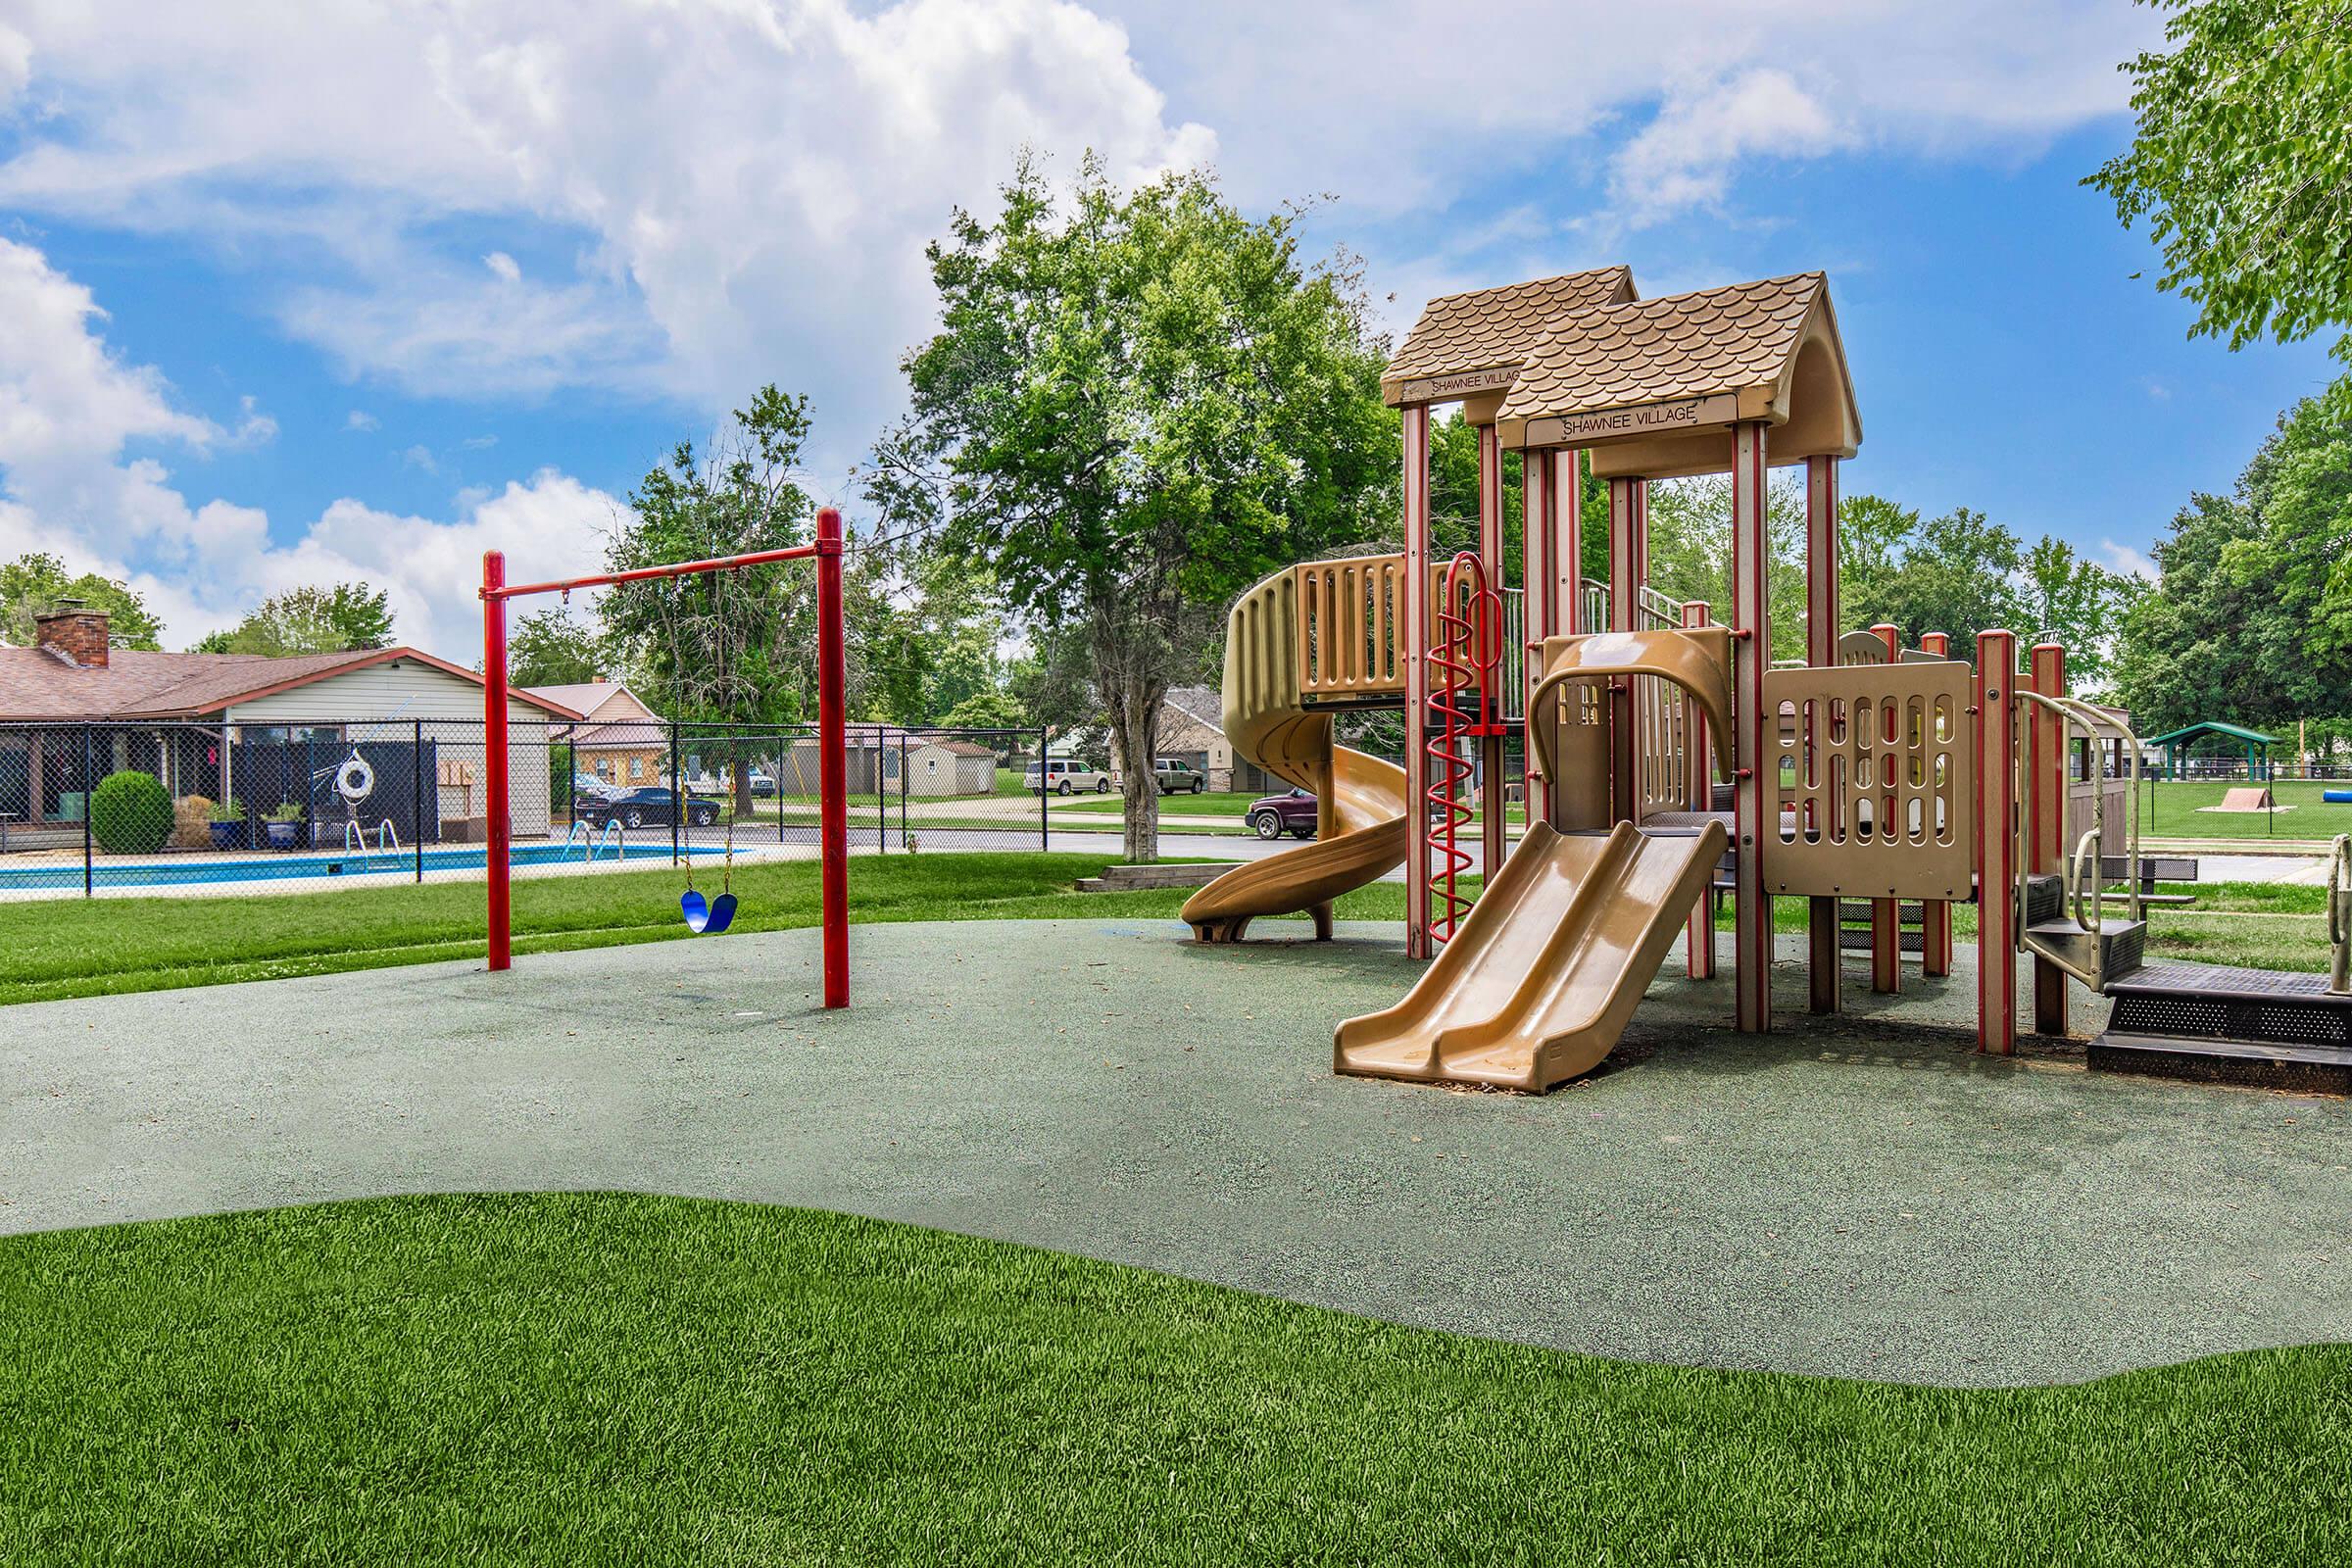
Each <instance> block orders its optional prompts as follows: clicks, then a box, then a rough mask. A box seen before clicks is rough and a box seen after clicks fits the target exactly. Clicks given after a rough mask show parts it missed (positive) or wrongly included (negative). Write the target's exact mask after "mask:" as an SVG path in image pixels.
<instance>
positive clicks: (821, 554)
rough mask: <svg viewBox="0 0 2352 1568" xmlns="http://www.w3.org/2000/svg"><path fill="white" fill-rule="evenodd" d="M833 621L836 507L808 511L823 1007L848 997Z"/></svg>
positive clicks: (845, 833) (838, 642)
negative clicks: (812, 551)
mask: <svg viewBox="0 0 2352 1568" xmlns="http://www.w3.org/2000/svg"><path fill="white" fill-rule="evenodd" d="M841 620H842V615H841V514H840V513H838V512H836V511H834V510H833V509H832V508H831V507H827V508H825V509H824V510H823V511H821V512H819V513H818V514H817V515H816V745H817V788H818V789H819V790H821V791H822V792H823V798H822V799H821V800H820V801H819V802H818V804H817V812H818V817H819V823H818V833H819V836H820V839H821V842H820V844H819V845H818V849H817V854H818V858H819V859H820V861H821V866H820V875H821V878H822V890H821V891H822V910H821V915H822V919H823V922H824V960H825V1005H826V1006H828V1007H846V1006H848V1005H850V784H849V733H848V730H849V723H848V717H849V703H848V689H847V688H848V679H847V668H848V659H847V655H846V653H845V651H844V645H843V639H842V624H841ZM1039 765H1040V766H1041V767H1042V766H1043V765H1044V763H1043V762H1042V761H1041V762H1040V763H1039Z"/></svg>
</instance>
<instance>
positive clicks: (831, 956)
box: [482, 507, 850, 1007]
mask: <svg viewBox="0 0 2352 1568" xmlns="http://www.w3.org/2000/svg"><path fill="white" fill-rule="evenodd" d="M841 549H842V531H841V514H840V513H839V512H837V511H835V510H834V509H833V508H831V507H827V508H825V509H824V510H823V511H821V512H819V513H818V514H817V515H816V538H815V540H814V541H813V542H811V543H809V544H805V545H795V546H793V547H792V548H790V549H788V550H757V551H753V552H752V553H750V554H749V555H741V556H719V557H716V558H714V559H712V560H710V561H685V562H679V563H677V564H674V565H667V566H640V567H638V568H637V569H635V570H633V571H611V572H603V573H599V574H598V575H596V576H592V577H565V578H563V579H561V580H559V581H554V582H527V583H516V584H509V583H508V581H507V557H506V552H504V551H502V550H491V551H485V552H484V553H483V555H482V744H483V750H484V751H485V753H486V754H487V755H486V756H485V757H484V759H483V769H482V771H483V775H484V784H485V794H486V795H487V796H488V802H487V805H488V819H487V822H486V823H485V828H486V831H485V834H484V836H485V837H486V838H487V839H488V841H489V843H488V851H489V857H488V858H489V867H488V869H489V878H490V967H491V968H492V969H507V968H512V967H513V966H514V961H515V933H514V850H515V824H514V821H513V819H512V816H511V814H510V799H509V793H508V790H509V779H508V773H509V769H510V764H511V761H512V759H511V757H510V754H509V751H508V743H507V700H508V692H509V686H508V682H507V601H508V600H510V599H522V598H526V597H528V596H530V595H533V594H567V593H569V592H570V591H571V590H572V589H574V588H600V587H606V586H609V585H611V584H613V583H622V582H649V581H655V580H658V579H661V578H664V577H692V576H697V575H700V574H702V573H705V572H712V571H734V570H737V569H738V568H740V567H744V566H760V565H765V564H768V563H770V562H776V561H813V562H815V563H816V739H817V791H818V805H817V843H818V857H819V860H820V862H821V872H820V874H821V876H822V880H823V915H822V922H821V923H822V925H823V929H824V980H825V984H824V991H825V1005H826V1006H828V1007H846V1006H848V1005H850V792H849V746H848V742H849V735H848V728H849V720H848V713H847V711H846V702H845V697H844V688H845V686H846V685H847V677H846V669H847V660H846V656H845V654H844V650H843V644H842V630H841V624H842V620H841ZM671 787H672V788H675V789H677V790H678V792H679V795H680V798H681V801H680V804H681V806H682V805H683V797H684V794H685V790H684V782H683V781H682V780H674V779H673V780H672V781H671Z"/></svg>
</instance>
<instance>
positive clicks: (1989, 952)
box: [1973, 631, 2017, 1056]
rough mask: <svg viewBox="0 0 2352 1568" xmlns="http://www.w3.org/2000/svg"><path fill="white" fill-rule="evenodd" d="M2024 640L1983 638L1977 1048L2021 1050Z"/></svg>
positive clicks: (1978, 688)
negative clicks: (2016, 709) (2019, 693)
mask: <svg viewBox="0 0 2352 1568" xmlns="http://www.w3.org/2000/svg"><path fill="white" fill-rule="evenodd" d="M2016 681H2017V638H2016V636H2015V635H2014V634H2013V633H2010V632H2005V631H1983V632H1979V633H1977V678H1976V680H1975V682H1974V683H1973V685H1974V690H1975V692H1976V698H1977V700H1976V703H1975V705H1974V706H1975V708H1976V710H1977V803H1976V804H1977V1049H1978V1050H1979V1051H1988V1052H1991V1053H1993V1054H1996V1055H2002V1056H2006V1055H2009V1054H2012V1053H2014V1052H2015V1051H2016V1050H2017V732H2016V729H2015V727H2014V725H2012V723H2011V722H2010V712H2009V711H2010V709H2011V707H2012V706H2013V705H2014V704H2015V701H2016V698H2015V693H2014V688H2015V686H2016Z"/></svg>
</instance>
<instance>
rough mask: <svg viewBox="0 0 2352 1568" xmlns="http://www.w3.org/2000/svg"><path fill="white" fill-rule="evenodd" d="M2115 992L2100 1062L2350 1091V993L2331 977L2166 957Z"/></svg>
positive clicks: (2206, 1078)
mask: <svg viewBox="0 0 2352 1568" xmlns="http://www.w3.org/2000/svg"><path fill="white" fill-rule="evenodd" d="M2107 995H2108V996H2109V997H2110V998H2111V999H2112V1000H2113V1001H2114V1004H2115V1007H2114V1010H2113V1012H2111V1013H2110V1014H2109V1015H2108V1019H2107V1032H2106V1033H2105V1034H2103V1035H2100V1036H2099V1037H2098V1038H2097V1039H2096V1040H2093V1041H2092V1042H2091V1043H2090V1065H2091V1066H2092V1067H2093V1068H2102V1069H2105V1070H2107V1071H2111V1072H2139V1073H2153V1074H2157V1075H2160V1076H2163V1077H2168V1078H2188V1079H2194V1080H2197V1081H2199V1082H2204V1083H2236V1084H2253V1085H2258V1086H2261V1087H2264V1088H2272V1089H2298V1090H2314V1091H2318V1092H2321V1093H2325V1094H2338V1095H2341V1094H2352V996H2337V995H2334V994H2333V993H2331V992H2329V991H2328V989H2327V977H2326V976H2324V975H2316V974H2278V973H2274V972H2272V971H2270V970H2267V969H2229V968H2222V967H2219V966H2217V965H2212V964H2202V963H2159V964H2153V965H2151V966H2149V967H2147V968H2145V969H2142V970H2140V971H2139V972H2138V973H2137V974H2134V975H2131V976H2130V977H2128V978H2126V979H2121V980H2117V981H2116V982H2114V983H2113V984H2112V985H2110V986H2109V987H2108V988H2107Z"/></svg>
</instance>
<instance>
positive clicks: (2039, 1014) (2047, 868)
mask: <svg viewBox="0 0 2352 1568" xmlns="http://www.w3.org/2000/svg"><path fill="white" fill-rule="evenodd" d="M2028 657H2029V658H2030V659H2031V660H2032V662H2033V670H2034V690H2035V691H2037V692H2039V693H2040V694H2041V695H2042V696H2044V697H2064V696H2065V695H2066V650H2065V649H2064V648H2062V647H2060V646H2059V645H2058V644H2056V643H2036V644H2035V645H2034V652H2033V653H2032V654H2031V655H2029V656H2028ZM2030 716H2031V720H2032V722H2031V726H2030V728H2029V729H2028V734H2029V736H2030V737H2031V740H2030V744H2029V746H2028V760H2027V767H2028V774H2027V776H2028V777H2029V778H2030V779H2031V780H2032V783H2031V784H2030V786H2029V788H2028V792H2027V819H2028V821H2029V822H2030V824H2031V829H2030V831H2029V832H2028V834H2027V837H2026V869H2027V870H2028V871H2029V872H2031V873H2033V874H2034V875H2036V876H2041V875H2047V874H2050V873H2054V872H2056V871H2058V870H2059V869H2060V868H2062V867H2063V866H2064V865H2065V864H2066V855H2067V850H2068V848H2069V846H2068V844H2067V841H2066V840H2067V833H2066V815H2067V812H2066V794H2067V790H2066V720H2065V719H2064V718H2062V717H2060V716H2059V715H2058V714H2056V713H2053V712H2051V711H2049V710H2048V709H2046V708H2044V707H2042V706H2041V705H2040V704H2039V703H2035V704H2034V706H2033V711H2032V713H2031V715H2030ZM2099 848H2100V851H2101V853H2102V854H2104V853H2105V850H2106V846H2105V845H2101V846H2100V847H2099ZM2092 874H2093V876H2094V877H2095V876H2096V874H2097V868H2096V867H2093V868H2092ZM2097 887H2098V884H2097V883H2096V882H2095V881H2094V882H2093V883H2092V888H2093V895H2092V896H2093V897H2096V896H2097V895H2096V889H2097ZM2034 1033H2035V1034H2038V1035H2063V1034H2065V1033H2066V971H2065V970H2064V969H2061V968H2059V967H2058V966H2057V965H2056V964H2054V963H2052V962H2050V960H2049V959H2047V958H2045V957H2043V956H2040V955H2039V954H2035V955H2034Z"/></svg>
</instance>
